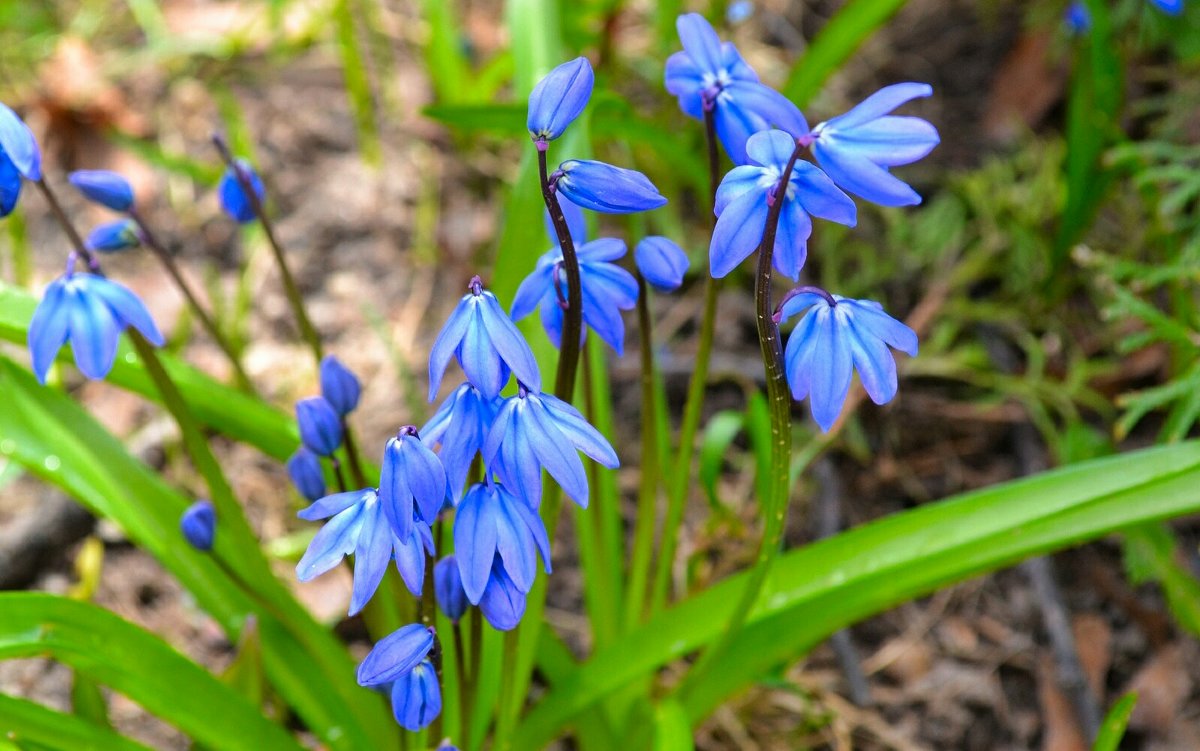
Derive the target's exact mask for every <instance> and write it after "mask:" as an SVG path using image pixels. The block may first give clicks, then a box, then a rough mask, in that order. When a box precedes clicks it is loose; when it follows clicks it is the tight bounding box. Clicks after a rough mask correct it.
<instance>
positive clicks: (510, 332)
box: [429, 277, 542, 401]
mask: <svg viewBox="0 0 1200 751" xmlns="http://www.w3.org/2000/svg"><path fill="white" fill-rule="evenodd" d="M451 356H454V357H457V358H458V364H459V365H461V366H462V369H463V371H464V372H465V373H466V374H467V380H469V381H470V382H471V384H472V385H473V386H474V387H475V388H477V389H479V391H480V393H482V394H483V395H484V396H485V397H486V398H488V399H494V398H496V397H497V396H499V394H500V391H501V389H503V388H504V384H506V383H507V382H508V373H509V370H511V371H512V372H513V373H515V374H516V376H517V379H518V380H520V382H521V383H523V384H525V385H526V386H528V387H530V388H533V389H541V387H542V377H541V374H540V373H539V371H538V366H537V360H535V359H534V357H533V352H532V350H530V349H529V345H528V344H527V343H526V342H525V338H524V337H523V336H521V332H520V331H519V330H518V329H517V327H516V325H514V324H513V322H512V320H510V319H509V317H508V316H506V315H504V309H503V308H501V307H500V303H499V301H497V300H496V296H495V295H493V294H492V293H491V292H488V291H487V290H485V289H484V288H483V282H482V281H480V279H479V277H475V278H473V279H472V280H471V284H470V291H469V292H468V293H467V294H465V295H463V298H462V299H461V300H459V302H458V306H457V307H455V308H454V312H453V313H451V314H450V319H449V320H447V321H446V325H445V326H444V327H442V332H441V333H440V334H438V338H437V341H435V342H434V343H433V349H432V350H431V351H430V353H429V401H433V400H434V398H435V397H436V396H437V392H438V388H439V387H440V386H441V385H442V376H444V375H445V373H446V366H447V365H448V364H449V363H450V358H451Z"/></svg>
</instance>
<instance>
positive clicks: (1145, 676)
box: [1121, 643, 1194, 735]
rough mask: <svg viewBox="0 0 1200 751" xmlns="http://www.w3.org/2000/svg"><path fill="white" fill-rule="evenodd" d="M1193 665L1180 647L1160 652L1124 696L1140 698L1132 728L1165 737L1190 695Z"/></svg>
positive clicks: (1135, 676)
mask: <svg viewBox="0 0 1200 751" xmlns="http://www.w3.org/2000/svg"><path fill="white" fill-rule="evenodd" d="M1193 665H1194V663H1193V662H1191V661H1189V660H1188V659H1186V658H1185V655H1184V649H1183V647H1182V646H1181V645H1180V644H1178V643H1176V644H1171V645H1169V646H1167V647H1164V648H1163V649H1161V650H1159V651H1158V654H1156V655H1155V656H1154V657H1153V658H1152V659H1151V660H1150V661H1149V662H1147V663H1146V664H1145V665H1143V666H1142V668H1141V669H1140V670H1138V672H1137V674H1135V675H1134V676H1133V679H1132V680H1130V681H1129V685H1128V686H1126V687H1125V690H1124V691H1122V692H1121V693H1127V692H1129V691H1132V692H1134V693H1136V694H1137V696H1138V701H1137V706H1135V707H1134V709H1133V714H1132V715H1131V716H1130V718H1129V727H1131V728H1136V729H1138V730H1145V731H1149V732H1153V733H1155V734H1157V735H1165V734H1166V733H1167V732H1168V729H1169V728H1170V726H1171V725H1172V723H1173V722H1174V720H1175V718H1176V717H1177V716H1178V715H1179V710H1180V708H1181V707H1182V706H1183V702H1184V700H1185V699H1187V697H1188V694H1189V693H1191V690H1192V678H1191V675H1190V674H1189V670H1190V669H1191V667H1192V666H1193Z"/></svg>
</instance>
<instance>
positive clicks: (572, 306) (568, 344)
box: [538, 146, 583, 402]
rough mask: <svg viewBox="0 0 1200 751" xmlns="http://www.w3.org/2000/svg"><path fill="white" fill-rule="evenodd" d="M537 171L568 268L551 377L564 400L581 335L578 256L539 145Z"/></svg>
mask: <svg viewBox="0 0 1200 751" xmlns="http://www.w3.org/2000/svg"><path fill="white" fill-rule="evenodd" d="M538 174H539V175H540V176H541V183H542V200H543V201H545V203H546V210H547V211H549V212H550V221H551V223H553V224H554V232H555V234H557V235H558V246H559V247H560V248H561V249H562V256H563V269H564V270H565V271H566V272H567V300H566V305H565V306H564V307H563V331H562V341H561V342H560V349H559V354H558V374H557V376H556V377H555V380H554V395H555V396H557V397H558V398H559V399H562V400H563V401H565V402H569V401H571V398H572V397H573V396H574V395H575V373H576V372H577V370H578V368H579V340H580V339H581V338H582V337H583V304H582V300H583V283H582V281H581V280H580V277H579V258H578V257H577V256H576V255H575V242H574V241H573V240H572V239H571V230H570V228H569V227H568V226H567V219H566V217H565V216H563V211H562V206H560V205H559V203H558V196H556V195H555V193H554V188H553V187H552V186H551V185H550V177H549V174H548V171H547V169H546V152H545V151H544V150H543V149H542V148H541V147H540V146H539V148H538Z"/></svg>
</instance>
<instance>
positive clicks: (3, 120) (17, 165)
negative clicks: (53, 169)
mask: <svg viewBox="0 0 1200 751" xmlns="http://www.w3.org/2000/svg"><path fill="white" fill-rule="evenodd" d="M0 152H2V154H3V157H4V159H3V160H0V161H5V162H8V163H10V164H11V165H12V168H13V169H15V170H16V171H17V174H19V175H20V176H21V177H24V178H25V179H27V180H41V179H42V151H41V149H39V148H38V145H37V139H35V138H34V137H33V131H31V130H30V129H29V126H28V125H26V124H25V121H24V120H22V119H21V118H20V117H18V116H17V113H16V112H13V111H12V109H10V108H9V107H8V106H7V105H5V104H0Z"/></svg>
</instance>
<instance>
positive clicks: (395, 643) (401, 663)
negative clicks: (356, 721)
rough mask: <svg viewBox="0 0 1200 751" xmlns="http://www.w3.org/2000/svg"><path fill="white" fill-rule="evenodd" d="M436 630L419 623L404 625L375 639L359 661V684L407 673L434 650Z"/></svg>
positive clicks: (376, 682)
mask: <svg viewBox="0 0 1200 751" xmlns="http://www.w3.org/2000/svg"><path fill="white" fill-rule="evenodd" d="M433 645H434V631H433V629H432V628H429V627H427V626H422V625H421V624H420V623H410V624H409V625H407V626H401V627H400V628H398V629H396V630H395V631H393V632H392V633H390V634H388V635H387V636H385V637H383V638H382V639H380V640H379V641H378V642H376V644H375V646H374V647H372V648H371V651H370V652H368V653H367V656H366V657H364V658H363V661H362V662H360V663H359V664H358V671H357V673H356V676H355V677H356V678H357V679H358V685H360V686H382V685H384V684H387V683H392V682H393V681H395V680H397V679H399V678H401V677H402V676H405V675H408V674H409V673H411V672H412V670H413V668H415V667H416V666H418V665H420V664H421V663H422V662H424V661H425V658H426V657H427V656H428V655H429V653H430V651H432V650H433Z"/></svg>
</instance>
